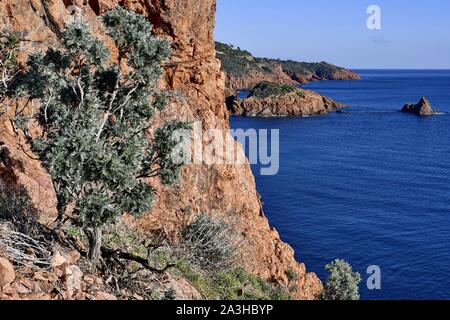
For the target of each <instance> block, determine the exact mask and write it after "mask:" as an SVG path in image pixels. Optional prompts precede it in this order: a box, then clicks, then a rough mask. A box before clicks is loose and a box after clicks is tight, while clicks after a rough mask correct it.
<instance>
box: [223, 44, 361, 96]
mask: <svg viewBox="0 0 450 320" xmlns="http://www.w3.org/2000/svg"><path fill="white" fill-rule="evenodd" d="M216 53H217V57H218V58H219V59H220V61H221V62H222V70H223V71H224V72H225V73H226V74H227V77H228V79H227V80H228V83H227V87H230V88H233V89H249V88H242V87H241V88H239V87H238V88H237V87H236V86H239V85H238V84H235V83H232V82H233V81H236V79H247V80H244V82H248V83H253V81H252V78H255V80H256V79H259V81H257V82H260V81H261V80H262V79H261V78H265V80H271V81H274V80H278V81H282V82H283V83H285V82H286V81H287V80H289V83H290V84H294V83H295V84H303V83H307V82H309V81H311V80H334V79H359V76H358V75H357V74H356V73H354V72H352V71H350V70H347V69H344V68H341V67H338V66H335V65H333V64H330V63H327V62H323V61H322V62H318V63H308V62H297V61H293V60H279V59H269V58H256V57H253V55H252V54H251V53H250V52H248V51H246V50H241V49H240V48H235V47H234V46H232V45H227V44H223V43H220V42H216ZM281 79H283V80H281ZM240 85H242V84H240Z"/></svg>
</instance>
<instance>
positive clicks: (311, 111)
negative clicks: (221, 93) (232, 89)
mask: <svg viewBox="0 0 450 320" xmlns="http://www.w3.org/2000/svg"><path fill="white" fill-rule="evenodd" d="M227 105H228V109H229V111H230V113H231V114H233V115H240V116H247V117H301V116H313V115H322V114H327V113H330V112H332V111H333V110H335V109H340V108H343V107H344V105H342V104H340V103H337V102H335V101H333V100H331V99H329V98H326V97H324V96H321V95H320V94H318V93H315V92H312V91H309V90H302V89H299V88H297V87H295V86H292V85H285V84H284V85H283V84H277V83H274V82H268V81H263V82H261V83H259V84H257V85H256V86H255V87H254V88H253V89H252V90H251V91H250V94H249V96H248V97H247V98H246V99H239V98H237V97H234V98H232V99H228V102H227Z"/></svg>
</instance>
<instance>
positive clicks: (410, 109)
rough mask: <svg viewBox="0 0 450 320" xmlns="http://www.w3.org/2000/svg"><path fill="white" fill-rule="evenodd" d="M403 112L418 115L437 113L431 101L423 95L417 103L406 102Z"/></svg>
mask: <svg viewBox="0 0 450 320" xmlns="http://www.w3.org/2000/svg"><path fill="white" fill-rule="evenodd" d="M401 112H404V113H412V114H415V115H418V116H432V115H434V114H435V113H434V111H433V108H432V107H431V104H430V102H429V101H428V99H427V98H425V97H422V98H421V99H420V101H419V102H418V103H417V104H413V103H408V104H406V105H405V106H404V107H403V109H402V110H401Z"/></svg>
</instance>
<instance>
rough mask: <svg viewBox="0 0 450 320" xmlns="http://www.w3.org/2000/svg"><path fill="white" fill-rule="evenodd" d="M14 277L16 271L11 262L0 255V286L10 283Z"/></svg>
mask: <svg viewBox="0 0 450 320" xmlns="http://www.w3.org/2000/svg"><path fill="white" fill-rule="evenodd" d="M15 278H16V273H15V271H14V267H13V265H12V264H11V262H9V261H8V260H6V259H5V258H2V257H0V288H1V287H3V286H7V285H10V284H11V283H12V282H13V281H14V279H15Z"/></svg>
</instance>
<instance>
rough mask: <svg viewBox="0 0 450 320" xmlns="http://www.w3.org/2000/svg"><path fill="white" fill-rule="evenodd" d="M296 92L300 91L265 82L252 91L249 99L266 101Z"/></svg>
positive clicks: (292, 87)
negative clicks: (266, 99)
mask: <svg viewBox="0 0 450 320" xmlns="http://www.w3.org/2000/svg"><path fill="white" fill-rule="evenodd" d="M296 90H299V89H297V88H295V87H294V86H290V85H286V84H278V83H274V82H268V81H263V82H260V83H259V84H257V85H256V86H255V87H254V88H253V89H252V90H251V91H250V95H249V98H257V99H265V98H270V97H280V96H284V95H285V94H288V93H291V92H294V91H296Z"/></svg>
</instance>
